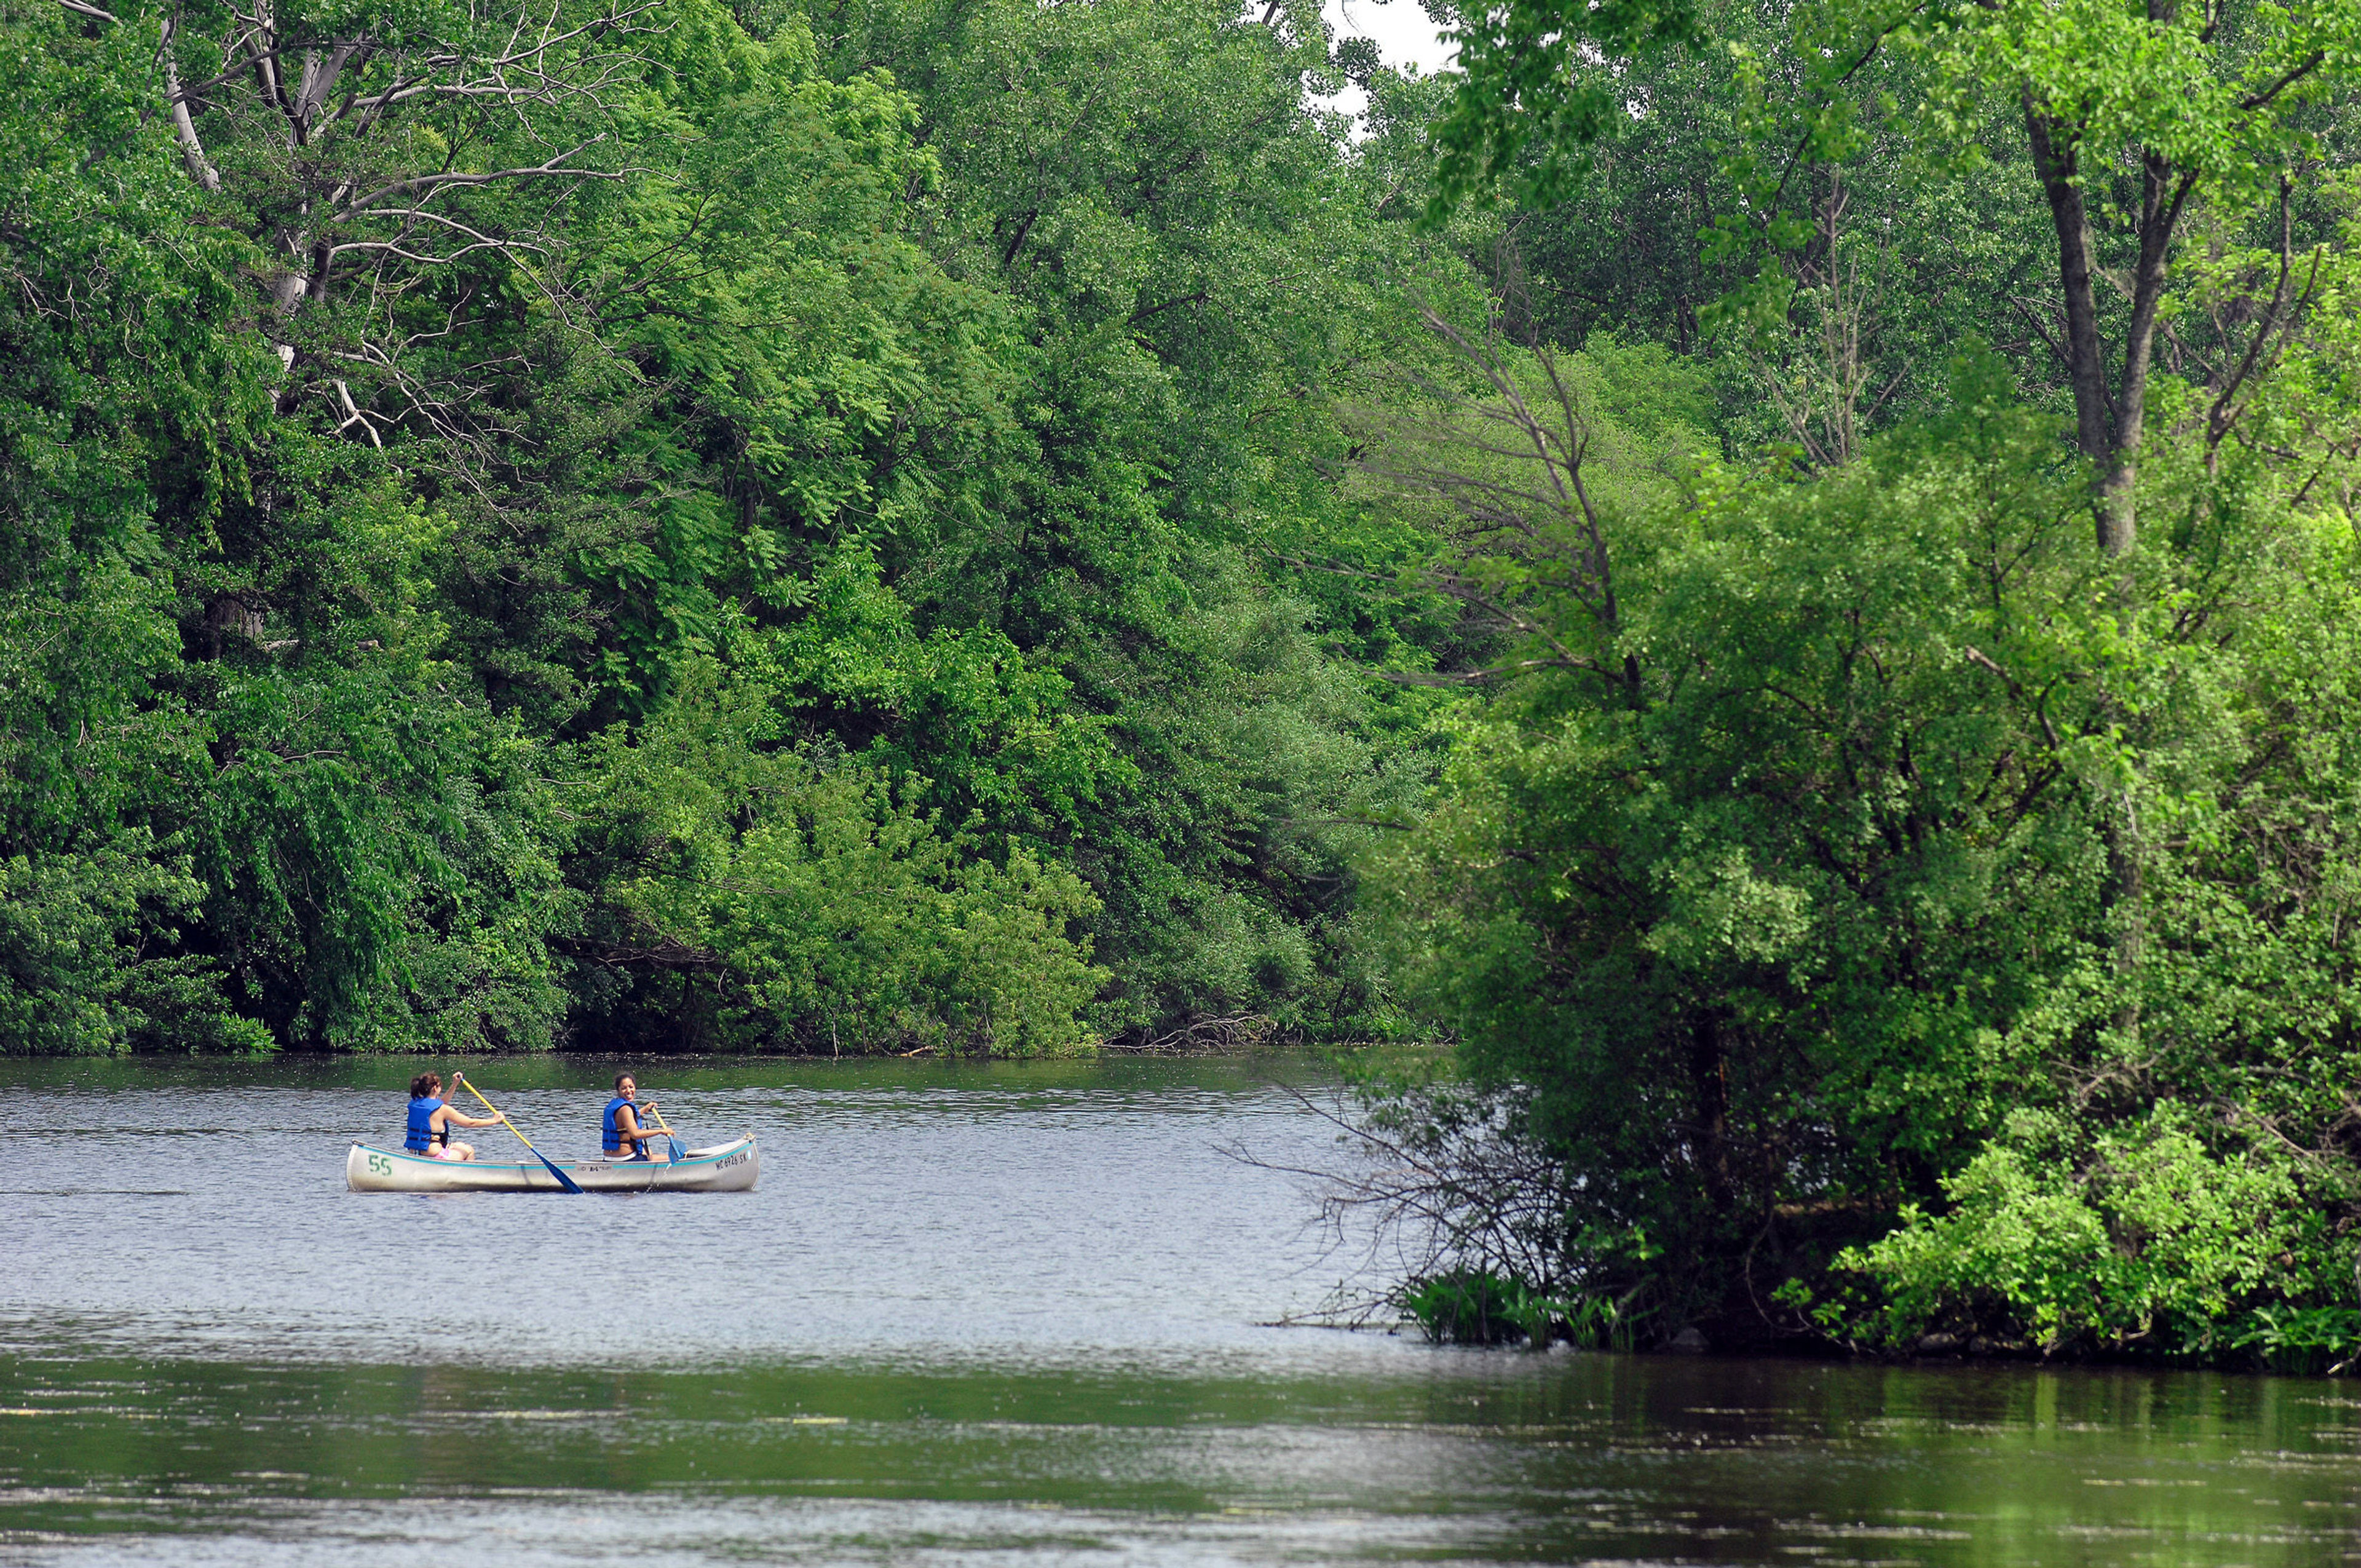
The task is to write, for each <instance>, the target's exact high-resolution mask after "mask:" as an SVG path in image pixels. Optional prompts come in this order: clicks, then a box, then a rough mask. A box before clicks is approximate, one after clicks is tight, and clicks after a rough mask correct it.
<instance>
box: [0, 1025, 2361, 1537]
mask: <svg viewBox="0 0 2361 1568" xmlns="http://www.w3.org/2000/svg"><path fill="white" fill-rule="evenodd" d="M616 1065H617V1064H615V1063H611V1062H601V1061H598V1060H596V1059H588V1058H569V1059H566V1060H553V1059H537V1060H499V1061H487V1062H484V1063H482V1064H480V1066H479V1068H478V1076H480V1078H481V1080H482V1081H483V1082H484V1084H485V1086H486V1087H487V1089H489V1090H490V1091H492V1092H493V1094H494V1097H495V1098H496V1099H498V1100H500V1102H501V1103H502V1105H503V1108H505V1109H507V1110H509V1111H510V1112H511V1113H512V1114H513V1115H514V1117H515V1119H516V1120H517V1121H518V1122H519V1123H520V1124H522V1125H523V1126H524V1127H525V1128H526V1130H527V1131H528V1132H532V1133H533V1134H534V1135H535V1138H536V1141H539V1142H542V1143H543V1144H544V1146H545V1147H549V1148H551V1149H552V1150H553V1152H557V1153H561V1154H570V1153H575V1152H587V1150H588V1146H589V1143H590V1137H589V1136H582V1135H577V1134H588V1133H590V1132H591V1130H592V1129H594V1128H595V1118H596V1115H597V1110H598V1105H599V1103H601V1102H602V1101H603V1099H604V1093H603V1089H604V1085H605V1083H606V1081H607V1080H608V1078H609V1076H610V1075H611V1073H612V1072H613V1070H614V1069H615V1067H616ZM629 1065H631V1066H632V1067H634V1068H636V1069H638V1070H639V1073H640V1082H641V1085H642V1092H643V1093H645V1094H650V1095H653V1096H655V1097H657V1098H659V1099H660V1100H661V1101H662V1102H663V1103H664V1112H665V1115H666V1118H667V1119H668V1120H669V1121H670V1122H671V1123H672V1124H674V1125H675V1127H677V1128H679V1129H680V1130H681V1131H682V1132H683V1133H684V1134H685V1135H687V1136H689V1137H690V1138H691V1139H692V1140H693V1141H697V1142H705V1141H718V1140H719V1138H721V1137H723V1136H726V1135H732V1134H736V1133H739V1132H752V1133H754V1134H756V1135H759V1136H760V1138H761V1139H762V1146H763V1182H762V1187H761V1189H760V1190H758V1191H756V1192H753V1193H751V1194H715V1195H706V1196H692V1195H664V1194H651V1195H642V1196H631V1197H587V1198H579V1199H576V1198H566V1197H560V1196H545V1197H544V1196H526V1195H519V1196H490V1195H486V1196H474V1197H445V1198H423V1197H398V1196H367V1197H365V1196H357V1195H354V1194H350V1193H347V1192H346V1190H344V1180H343V1166H344V1155H345V1151H346V1146H347V1145H348V1144H350V1143H351V1142H352V1141H354V1140H356V1139H361V1140H368V1141H374V1142H379V1143H384V1142H388V1141H390V1140H392V1139H394V1138H397V1137H398V1135H399V1134H398V1126H399V1118H400V1113H401V1102H402V1095H403V1086H404V1084H405V1083H406V1082H407V1080H408V1077H409V1075H410V1074H411V1073H412V1072H413V1071H415V1070H417V1069H418V1066H419V1064H418V1063H416V1062H414V1061H410V1060H400V1059H379V1060H361V1061H335V1062H310V1061H279V1062H265V1063H196V1062H168V1063H152V1062H142V1063H137V1064H129V1063H117V1062H104V1063H72V1062H63V1063H61V1062H24V1061H16V1062H0V1091H5V1104H6V1107H7V1120H8V1123H9V1124H10V1129H11V1131H10V1134H9V1135H8V1140H7V1148H8V1152H9V1156H10V1157H9V1159H8V1161H7V1164H6V1167H5V1170H0V1194H5V1199H0V1201H5V1213H6V1214H7V1216H8V1217H9V1221H10V1223H9V1225H8V1227H7V1233H6V1257H7V1265H6V1267H5V1269H0V1563H8V1564H16V1563H25V1564H41V1565H44V1568H49V1565H57V1568H82V1565H94V1564H103V1563H165V1562H169V1563H175V1564H192V1565H200V1564H210V1563H225V1564H227V1563H236V1564H239V1565H241V1568H247V1565H275V1564H280V1563H285V1564H289V1565H294V1564H298V1563H300V1564H304V1565H306V1568H310V1565H313V1564H322V1565H327V1568H344V1565H351V1568H361V1565H368V1568H380V1565H395V1568H399V1565H407V1564H419V1565H421V1568H428V1565H432V1568H450V1565H452V1564H456V1563H475V1562H481V1563H502V1564H509V1563H514V1564H532V1565H537V1564H543V1563H547V1564H552V1565H557V1564H565V1565H568V1568H579V1565H584V1564H604V1563H618V1564H620V1563H631V1564H633V1565H635V1568H662V1565H669V1564H724V1563H729V1564H737V1563H878V1564H884V1563H894V1564H902V1563H911V1564H928V1565H932V1564H954V1563H992V1564H1007V1565H1010V1568H1034V1565H1037V1564H1049V1563H1060V1564H1062V1563H1092V1564H1105V1563H1189V1564H1201V1563H1334V1562H1360V1561H1376V1562H1399V1561H1404V1560H1409V1561H1434V1562H1450V1563H1532V1562H1552V1563H1555V1562H1583V1563H1815V1564H1834V1563H1894V1564H1899V1563H1927V1564H1952V1563H1960V1564H1965V1563H1994V1564H1997V1563H2012V1564H2014V1563H2041V1564H2114V1563H2122V1564H2134V1563H2137V1564H2158V1563H2206V1564H2213V1563H2222V1564H2227V1563H2252V1564H2263V1563H2274V1564H2276V1563H2288V1564H2295V1563H2304V1564H2310V1563H2325V1562H2332V1561H2340V1560H2345V1559H2347V1558H2349V1557H2351V1556H2353V1555H2355V1554H2356V1541H2361V1534H2356V1527H2361V1390H2356V1389H2355V1388H2354V1387H2353V1386H2350V1385H2344V1384H2338V1383H2332V1382H2328V1381H2325V1380H2307V1379H2296V1378H2263V1377H2250V1376H2220V1375H2203V1374H2195V1373H2150V1372H2143V1371H2125V1370H2119V1369H2095V1370H2093V1369H2073V1368H2037V1367H2030V1366H1924V1367H1902V1366H1880V1365H1841V1364H1821V1363H1806V1362H1773V1361H1742V1360H1728V1359H1717V1358H1710V1357H1708V1358H1699V1359H1681V1358H1673V1357H1658V1356H1641V1357H1614V1356H1604V1355H1592V1354H1576V1353H1573V1352H1570V1351H1566V1350H1564V1349H1560V1350H1557V1351H1554V1352H1551V1353H1548V1354H1530V1353H1525V1352H1517V1351H1510V1352H1476V1351H1464V1350H1444V1349H1437V1348H1434V1347H1432V1346H1428V1345H1425V1344H1423V1343H1419V1342H1418V1341H1417V1340H1416V1339H1415V1337H1412V1336H1390V1335H1386V1334H1382V1333H1341V1332H1323V1331H1318V1330H1309V1329H1283V1328H1271V1327H1265V1326H1260V1325H1262V1324H1265V1323H1267V1322H1268V1321H1270V1320H1272V1319H1275V1318H1278V1317H1279V1316H1282V1315H1284V1314H1286V1313H1288V1312H1290V1311H1294V1310H1301V1309H1303V1308H1306V1307H1309V1306H1312V1305H1313V1304H1315V1303H1316V1302H1317V1301H1318V1300H1319V1299H1321V1297H1322V1296H1323V1294H1324V1292H1325V1291H1326V1290H1327V1288H1329V1287H1330V1286H1331V1285H1333V1284H1334V1282H1335V1279H1336V1277H1337V1276H1338V1274H1339V1273H1340V1272H1341V1271H1342V1268H1343V1264H1342V1263H1341V1262H1340V1261H1339V1260H1337V1259H1335V1258H1333V1257H1330V1256H1328V1255H1325V1254H1324V1253H1323V1249H1322V1246H1321V1244H1320V1238H1319V1237H1318V1236H1317V1235H1316V1234H1313V1233H1311V1232H1309V1231H1308V1230H1307V1229H1306V1227H1305V1223H1304V1222H1305V1220H1306V1218H1307V1215H1308V1205H1307V1201H1306V1199H1305V1196H1304V1194H1303V1193H1302V1192H1301V1190H1299V1188H1298V1187H1297V1186H1296V1185H1295V1184H1294V1183H1293V1182H1291V1181H1290V1179H1287V1178H1284V1177H1281V1176H1279V1175H1277V1174H1275V1173H1273V1172H1271V1171H1269V1170H1266V1169H1261V1168H1256V1167H1253V1166H1250V1165H1246V1164H1241V1163H1239V1162H1238V1161H1237V1160H1235V1158H1232V1157H1230V1156H1229V1155H1228V1154H1226V1153H1225V1152H1224V1151H1225V1150H1226V1149H1228V1148H1231V1147H1234V1146H1245V1147H1246V1148H1249V1149H1251V1150H1253V1151H1254V1152H1256V1153H1257V1154H1258V1155H1261V1156H1263V1157H1267V1158H1270V1159H1273V1160H1276V1161H1279V1162H1281V1163H1305V1162H1312V1161H1317V1160H1320V1159H1323V1158H1325V1157H1328V1151H1329V1149H1330V1145H1331V1133H1332V1130H1331V1129H1330V1128H1329V1127H1328V1126H1327V1125H1326V1124H1323V1122H1321V1121H1320V1120H1319V1119H1318V1118H1317V1117H1316V1116H1314V1115H1312V1114H1311V1113H1308V1112H1307V1111H1306V1110H1305V1109H1304V1108H1303V1105H1302V1103H1301V1101H1299V1100H1298V1099H1297V1098H1295V1097H1294V1096H1293V1095H1291V1094H1290V1093H1289V1092H1287V1090H1286V1087H1285V1086H1286V1085H1287V1084H1289V1083H1295V1084H1297V1085H1299V1086H1305V1087H1312V1088H1315V1089H1316V1088H1317V1086H1318V1084H1319V1082H1320V1081H1321V1080H1320V1075H1319V1070H1318V1069H1316V1068H1315V1067H1313V1066H1312V1065H1311V1064H1308V1063H1301V1062H1295V1061H1290V1060H1289V1059H1287V1058H1273V1059H1262V1060H1257V1061H1248V1062H1239V1061H1213V1062H1205V1061H1187V1062H1141V1061H1125V1062H1109V1063H1044V1064H994V1065H988V1066H986V1065H945V1064H939V1063H932V1062H902V1061H893V1062H884V1063H878V1062H859V1063H851V1062H848V1063H842V1064H838V1063H810V1062H795V1063H783V1062H775V1061H754V1062H738V1061H710V1060H708V1061H697V1062H682V1063H668V1062H664V1061H662V1060H655V1061H647V1062H635V1063H631V1064H629ZM494 1136H498V1137H500V1138H507V1136H508V1135H507V1134H506V1133H505V1132H499V1131H497V1130H495V1131H494V1132H492V1133H486V1134H480V1135H476V1141H477V1142H478V1146H480V1147H482V1148H483V1149H484V1150H485V1152H486V1154H487V1155H488V1156H489V1155H491V1154H492V1153H493V1151H494V1149H495V1147H496V1146H495V1145H494V1144H493V1143H492V1142H491V1141H490V1140H491V1139H492V1138H493V1137H494ZM511 1146H512V1147H513V1146H514V1145H513V1142H512V1141H511ZM503 1157H504V1156H503Z"/></svg>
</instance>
